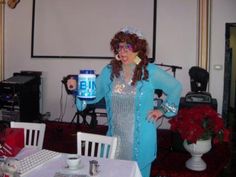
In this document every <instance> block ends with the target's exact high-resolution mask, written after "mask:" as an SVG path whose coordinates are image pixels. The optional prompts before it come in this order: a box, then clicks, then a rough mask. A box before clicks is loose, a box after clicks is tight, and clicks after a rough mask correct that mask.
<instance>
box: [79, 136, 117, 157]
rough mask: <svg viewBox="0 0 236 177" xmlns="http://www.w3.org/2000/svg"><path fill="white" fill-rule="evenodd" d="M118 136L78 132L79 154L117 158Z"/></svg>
mask: <svg viewBox="0 0 236 177" xmlns="http://www.w3.org/2000/svg"><path fill="white" fill-rule="evenodd" d="M116 147H117V137H110V136H104V135H98V134H91V133H83V132H77V154H78V155H84V156H91V157H101V158H109V159H114V158H115V152H116Z"/></svg>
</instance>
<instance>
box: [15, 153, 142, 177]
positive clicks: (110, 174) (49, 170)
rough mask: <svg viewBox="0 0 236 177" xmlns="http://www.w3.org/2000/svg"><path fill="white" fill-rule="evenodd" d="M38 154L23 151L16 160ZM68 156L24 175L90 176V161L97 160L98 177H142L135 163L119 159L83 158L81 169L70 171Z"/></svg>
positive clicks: (43, 176) (34, 176) (41, 176)
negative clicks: (58, 174)
mask: <svg viewBox="0 0 236 177" xmlns="http://www.w3.org/2000/svg"><path fill="white" fill-rule="evenodd" d="M33 152H36V151H35V150H33V149H23V150H22V151H21V152H20V153H19V154H18V155H17V156H16V158H18V159H22V158H24V157H26V156H27V155H29V154H32V153H33ZM66 156H67V154H62V156H60V157H58V158H55V159H52V160H51V161H49V162H47V163H45V164H44V165H41V166H39V167H37V168H36V169H35V170H33V171H32V172H30V173H28V174H26V175H24V177H53V176H54V175H55V173H56V172H63V173H71V174H72V173H75V174H85V175H87V176H88V177H89V176H90V175H89V161H90V160H97V161H98V163H99V171H100V172H99V174H98V175H97V176H96V177H142V175H141V173H140V170H139V168H138V165H137V163H136V162H135V161H126V160H117V159H113V160H111V159H101V158H91V157H84V156H82V157H81V158H82V159H81V167H80V168H79V169H77V170H69V169H68V168H66V166H67V165H66Z"/></svg>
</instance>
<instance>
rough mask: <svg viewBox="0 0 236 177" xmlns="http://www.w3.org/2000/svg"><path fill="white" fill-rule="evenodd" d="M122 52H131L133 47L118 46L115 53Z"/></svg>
mask: <svg viewBox="0 0 236 177" xmlns="http://www.w3.org/2000/svg"><path fill="white" fill-rule="evenodd" d="M122 50H123V51H125V52H128V51H133V47H132V45H131V44H119V48H118V50H117V51H118V52H121V51H122Z"/></svg>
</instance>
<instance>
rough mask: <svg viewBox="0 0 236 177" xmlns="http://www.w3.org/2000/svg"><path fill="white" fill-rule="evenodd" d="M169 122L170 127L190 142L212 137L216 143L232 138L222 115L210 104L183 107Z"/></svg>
mask: <svg viewBox="0 0 236 177" xmlns="http://www.w3.org/2000/svg"><path fill="white" fill-rule="evenodd" d="M169 123H170V125H171V127H170V129H171V130H172V131H174V132H178V133H179V134H180V136H181V138H182V139H184V140H187V141H188V142H189V143H195V142H196V141H197V140H199V139H209V138H211V137H212V138H213V142H214V143H218V142H222V141H225V142H229V140H230V131H229V130H228V129H226V128H225V127H224V121H223V119H222V117H221V116H220V115H219V114H218V113H217V112H216V111H215V110H214V109H213V108H212V107H211V106H208V105H199V106H194V107H191V108H182V109H180V110H179V112H178V114H177V115H176V116H175V117H174V118H173V119H170V120H169Z"/></svg>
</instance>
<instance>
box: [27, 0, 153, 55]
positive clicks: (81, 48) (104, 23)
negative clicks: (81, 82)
mask: <svg viewBox="0 0 236 177" xmlns="http://www.w3.org/2000/svg"><path fill="white" fill-rule="evenodd" d="M124 26H132V27H135V28H137V29H139V30H140V31H142V33H143V35H144V38H145V39H146V40H147V41H148V44H149V56H148V57H149V58H150V59H154V58H155V38H156V0H33V12H32V41H31V57H32V58H98V59H99V58H105V59H110V58H112V57H113V53H112V52H111V51H110V40H111V38H112V37H113V36H114V34H115V33H116V32H118V31H119V30H120V29H121V28H122V27H124Z"/></svg>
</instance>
